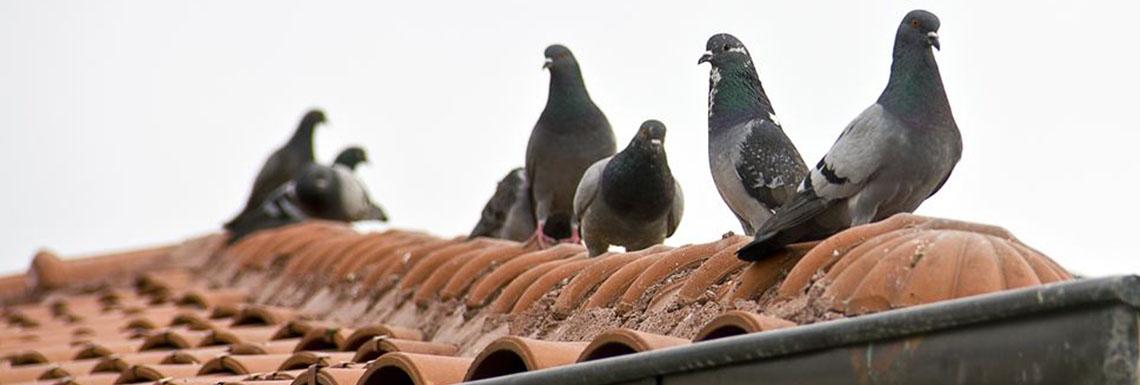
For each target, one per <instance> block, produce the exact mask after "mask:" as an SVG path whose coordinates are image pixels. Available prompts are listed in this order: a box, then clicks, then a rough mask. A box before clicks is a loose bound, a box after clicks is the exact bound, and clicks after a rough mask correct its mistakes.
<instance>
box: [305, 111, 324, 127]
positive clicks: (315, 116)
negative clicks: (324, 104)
mask: <svg viewBox="0 0 1140 385" xmlns="http://www.w3.org/2000/svg"><path fill="white" fill-rule="evenodd" d="M324 122H325V112H324V111H321V110H319V109H315V108H314V109H312V110H309V112H307V113H305V117H304V118H301V125H302V126H307V127H313V126H316V125H318V124H321V123H324Z"/></svg>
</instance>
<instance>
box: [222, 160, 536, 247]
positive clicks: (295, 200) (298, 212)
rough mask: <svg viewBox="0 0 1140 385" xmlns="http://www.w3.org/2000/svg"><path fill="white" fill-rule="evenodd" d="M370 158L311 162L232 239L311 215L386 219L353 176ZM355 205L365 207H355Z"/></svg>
mask: <svg viewBox="0 0 1140 385" xmlns="http://www.w3.org/2000/svg"><path fill="white" fill-rule="evenodd" d="M367 161H368V154H367V153H366V152H365V151H364V149H363V148H360V147H356V146H353V147H348V148H346V149H344V150H343V151H341V152H340V154H339V155H337V157H336V160H335V161H334V162H333V166H332V167H325V166H319V165H317V164H315V163H313V164H311V165H310V167H307V168H306V172H302V173H301V174H299V175H298V177H297V178H295V179H294V180H291V181H289V182H286V183H285V184H283V185H281V186H279V187H277V189H276V190H273V192H271V193H270V194H269V196H268V197H267V198H266V199H265V201H264V202H262V203H261V206H258V208H257V209H256V210H253V211H251V212H249V213H247V214H246V215H243V216H241V217H239V218H238V219H237V220H235V221H234V224H233V228H232V229H230V234H231V236H230V239H229V242H230V243H234V242H237V241H238V240H240V239H241V238H244V237H245V236H247V235H249V234H251V233H253V232H256V231H260V230H266V229H272V228H276V227H280V226H284V225H288V224H292V223H297V222H301V221H304V220H306V219H309V218H322V219H329V220H337V221H345V222H352V221H358V220H378V221H381V222H387V221H388V215H387V214H386V213H385V212H384V210H383V209H382V208H380V206H379V205H377V204H375V203H373V202H372V199H371V198H370V197H369V196H368V192H367V190H366V189H365V188H364V186H363V184H362V183H360V182H359V180H357V179H356V178H355V177H353V176H352V170H355V169H356V166H357V165H359V164H361V163H364V162H367ZM298 186H300V190H301V191H303V192H304V193H303V194H301V195H298ZM338 192H339V193H338ZM353 205H357V206H363V207H365V208H353V207H352V206H353ZM528 234H529V233H528Z"/></svg>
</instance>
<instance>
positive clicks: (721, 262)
mask: <svg viewBox="0 0 1140 385" xmlns="http://www.w3.org/2000/svg"><path fill="white" fill-rule="evenodd" d="M223 240H224V236H222V235H208V236H204V237H200V238H195V239H192V240H189V241H186V242H183V243H180V244H177V245H170V246H163V247H157V248H151V249H144V250H136V251H131V252H126V253H117V254H108V255H103V256H95V257H90V258H84V259H77V260H63V259H60V258H58V257H56V256H54V255H52V254H50V253H47V252H42V253H40V255H37V257H36V260H35V262H33V265H32V267H31V268H30V269H29V271H28V273H26V274H24V275H17V276H10V277H3V278H0V300H2V301H4V302H5V303H8V304H9V305H8V306H7V307H5V308H4V311H3V320H4V322H3V325H2V326H0V357H3V358H4V360H3V361H2V362H0V384H10V383H52V384H56V383H58V384H84V385H86V384H94V385H102V384H119V383H139V382H157V383H176V384H198V383H202V384H206V383H209V384H216V383H220V382H224V383H233V384H252V383H258V384H262V385H275V384H285V383H290V382H294V383H298V384H300V383H309V382H310V381H312V383H324V384H340V385H345V384H360V385H373V384H380V383H387V381H391V379H398V378H399V379H405V380H407V381H408V382H407V383H417V384H425V383H434V384H446V383H455V382H460V381H463V380H470V379H479V378H488V377H494V376H502V375H508V374H511V373H517V372H522V371H533V370H540V369H545V368H551V367H556V366H562V365H573V364H575V363H578V362H584V361H590V360H598V359H605V358H608V357H613V356H617V355H625V354H633V353H639V352H645V351H649V350H656V349H667V348H670V347H676V346H683V345H689V344H693V343H698V344H699V343H702V341H706V340H710V339H716V338H722V337H726V336H732V335H737V334H745V333H762V332H764V331H767V330H773V329H780V328H794V327H796V325H798V324H799V325H802V324H807V323H814V322H820V321H826V320H831V319H836V318H844V317H851V316H858V315H860V314H865V313H872V312H879V311H885V310H890V309H895V308H901V307H907V306H912V305H917V304H923V303H930V302H935V301H941V300H948V299H954V298H961V297H965V296H971V295H977V294H984V293H990V292H994V291H1001V290H1006V289H1012V288H1018V287H1025V286H1032V285H1040V284H1043V283H1049V282H1053V281H1058V280H1067V279H1071V278H1072V276H1071V275H1070V274H1069V273H1068V272H1066V271H1065V270H1064V269H1063V268H1061V267H1060V266H1058V265H1057V264H1056V263H1055V262H1053V261H1052V260H1050V259H1049V258H1048V257H1045V256H1044V255H1042V254H1041V253H1039V252H1037V251H1035V250H1033V249H1031V248H1029V247H1028V246H1025V245H1023V244H1022V243H1021V242H1019V241H1018V240H1017V239H1016V238H1014V237H1013V236H1012V235H1010V234H1009V233H1008V232H1006V231H1005V230H1002V229H1000V228H996V227H991V226H985V225H978V224H972V223H965V222H958V221H952V220H944V219H934V218H924V217H918V216H913V215H899V216H895V217H892V218H890V219H888V220H886V221H883V222H880V223H876V224H872V225H867V226H862V227H858V228H853V229H850V230H848V231H845V232H843V233H840V234H837V235H836V236H833V237H831V238H829V239H827V240H824V241H822V242H818V243H811V244H799V245H794V246H793V247H791V248H789V249H788V250H787V251H785V252H783V253H782V254H781V255H778V256H775V257H773V258H769V259H767V260H765V261H763V262H760V263H755V264H749V263H744V262H741V261H739V260H737V259H736V258H735V256H734V255H733V252H734V251H735V250H736V249H737V248H739V247H740V246H742V245H743V244H744V243H746V242H748V238H747V237H742V236H726V237H724V238H722V239H719V240H715V241H712V242H708V243H703V244H695V245H685V246H680V247H668V246H657V247H654V248H650V249H647V250H643V251H639V252H632V253H609V254H605V255H603V256H600V257H597V258H587V257H586V251H585V249H584V248H582V247H581V246H578V245H565V244H564V245H559V246H556V247H553V248H550V249H546V250H535V249H533V248H532V247H529V246H526V245H522V244H518V243H514V242H509V241H501V240H491V239H475V240H465V239H463V238H439V237H436V236H433V235H430V234H425V233H421V232H414V231H404V230H388V231H384V232H380V233H359V232H356V231H354V230H352V229H351V228H349V227H346V226H343V225H339V224H335V223H328V222H308V223H302V224H298V225H293V226H289V227H284V228H280V229H276V230H271V231H265V232H261V233H257V234H254V235H251V236H249V237H247V238H246V239H243V240H242V241H240V242H238V243H237V244H234V245H232V246H230V247H225V246H224V242H223ZM124 278H126V279H127V280H124ZM381 379H383V380H381Z"/></svg>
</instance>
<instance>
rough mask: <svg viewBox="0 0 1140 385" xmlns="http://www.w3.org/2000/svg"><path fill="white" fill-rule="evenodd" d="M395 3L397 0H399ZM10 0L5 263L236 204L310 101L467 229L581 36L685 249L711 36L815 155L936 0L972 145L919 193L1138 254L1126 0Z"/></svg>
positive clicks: (693, 224)
mask: <svg viewBox="0 0 1140 385" xmlns="http://www.w3.org/2000/svg"><path fill="white" fill-rule="evenodd" d="M388 3H391V2H388ZM681 3H682V4H664V2H660V1H641V2H614V1H576V2H564V3H562V4H552V3H540V2H534V1H519V2H502V1H497V2H490V1H479V2H471V1H465V2H455V3H441V2H430V1H428V2H396V3H395V4H380V2H359V3H357V2H337V1H321V2H296V1H241V2H236V1H165V0H159V1H110V0H101V1H57V0H28V1H10V0H4V1H0V58H2V60H0V163H2V164H3V165H4V166H3V167H0V180H3V181H5V182H4V184H3V188H2V190H0V191H2V192H0V194H2V195H0V198H2V199H0V271H22V270H23V269H25V268H26V267H27V265H28V261H29V260H30V258H31V257H32V255H33V253H34V251H35V250H36V249H38V248H40V247H48V248H51V249H53V250H56V251H58V252H60V253H62V254H63V255H66V256H79V255H84V254H91V253H96V252H100V251H104V250H115V249H122V248H129V247H135V246H145V245H151V244H159V243H166V242H172V241H178V240H181V239H184V238H186V237H190V236H194V235H198V234H202V233H204V232H207V231H212V230H214V229H216V228H218V226H219V224H220V223H221V222H223V221H224V220H226V219H228V218H229V217H230V216H231V215H233V214H234V213H235V212H236V211H237V210H238V209H239V208H240V206H241V205H242V203H243V202H244V200H245V198H246V194H247V193H248V191H249V184H250V182H251V180H252V179H253V177H254V175H255V174H256V172H257V170H258V168H259V167H260V166H261V164H262V161H263V160H264V159H265V157H266V156H267V155H268V154H269V152H271V151H272V150H273V149H275V148H276V147H277V146H279V145H280V144H282V143H283V142H284V141H285V140H286V139H287V138H288V137H289V135H290V134H291V132H292V130H293V128H294V127H295V125H296V123H297V120H298V119H299V117H300V115H301V114H302V113H303V112H304V111H305V109H307V108H309V107H311V106H319V107H322V108H324V109H325V110H326V111H327V113H328V115H329V120H330V123H331V124H330V125H328V126H326V127H324V128H322V129H320V131H318V134H317V136H316V143H317V144H316V148H317V152H318V157H319V158H321V159H323V160H326V161H328V160H331V159H332V158H333V157H334V156H335V155H336V152H337V151H338V150H339V149H340V148H341V147H342V146H345V145H347V144H353V143H359V144H362V145H364V146H366V147H367V148H368V150H369V151H370V155H371V157H372V159H373V164H372V165H371V166H370V167H366V168H365V169H363V170H362V171H361V172H362V177H363V179H364V180H365V182H366V183H368V184H369V185H370V187H371V189H372V194H373V197H374V198H376V199H377V200H378V201H380V202H381V203H382V204H383V205H384V206H386V208H387V209H388V212H389V214H390V215H391V217H392V221H393V224H394V225H395V226H399V227H403V228H416V229H426V230H429V231H431V232H434V233H437V234H441V235H455V234H461V233H466V232H467V231H468V230H469V229H470V228H471V226H472V225H473V224H474V223H475V221H476V220H477V218H478V215H479V211H480V209H481V208H482V205H483V203H484V201H485V200H486V198H487V197H488V196H489V195H490V194H491V192H492V191H493V189H494V186H495V182H496V181H497V180H498V178H500V177H502V176H503V174H505V173H506V171H507V170H508V169H510V168H512V167H515V166H518V165H521V164H522V162H523V154H524V150H525V146H526V140H527V135H528V134H529V132H530V129H531V127H532V125H533V124H534V122H535V120H536V119H537V118H538V115H539V113H540V111H541V110H542V107H543V105H544V103H545V99H546V86H547V74H546V73H545V72H543V71H541V70H540V66H541V64H542V60H543V57H542V51H543V48H545V47H546V46H547V45H548V44H550V43H554V42H559V43H563V44H566V45H567V46H569V47H570V48H571V49H572V50H573V51H574V53H575V55H576V56H577V57H578V59H579V61H580V62H581V65H582V71H583V73H584V75H585V78H586V84H587V86H588V87H589V89H590V93H591V94H592V95H593V98H594V100H595V101H596V102H597V104H598V105H599V106H600V107H601V108H602V110H603V111H605V113H606V114H607V115H608V116H609V119H610V122H611V123H612V124H613V126H614V132H615V134H616V135H617V138H618V142H619V146H620V147H624V145H625V144H626V143H627V142H628V140H629V138H630V137H631V136H632V135H633V133H634V132H635V131H636V128H637V127H638V125H639V124H640V123H641V122H642V121H643V120H645V119H648V118H656V119H660V120H662V121H663V122H665V124H666V125H667V126H668V128H669V134H668V135H669V136H668V139H667V141H666V147H667V149H668V151H669V160H670V165H671V167H672V169H673V172H674V174H675V175H676V176H677V177H678V178H679V180H680V181H681V183H682V184H683V186H684V188H685V196H686V198H687V199H688V200H687V202H686V205H687V207H686V210H685V218H684V220H683V221H682V223H681V226H680V229H679V230H678V232H677V234H676V236H675V237H674V238H672V239H670V240H669V241H668V243H671V244H682V243H687V242H703V241H709V240H713V239H716V238H717V237H719V235H720V234H721V233H724V232H725V231H728V230H734V231H739V226H738V224H737V222H736V221H735V219H733V217H732V214H731V213H730V212H729V210H728V209H727V208H726V207H725V206H724V204H723V203H722V201H721V199H720V197H719V196H718V195H717V193H716V190H715V187H714V186H713V184H712V180H711V177H710V175H709V171H708V160H707V148H706V127H707V125H706V120H705V119H706V104H705V103H706V99H705V95H706V92H707V86H708V84H707V82H708V80H707V78H708V67H707V65H704V66H698V65H697V64H696V61H697V58H698V57H699V56H700V54H701V53H702V52H703V51H704V43H705V40H706V39H707V38H708V37H709V36H710V35H712V34H714V33H717V32H730V33H733V34H735V35H736V36H737V37H739V38H740V39H742V40H743V41H744V42H745V44H746V45H747V46H748V47H749V50H750V52H752V54H753V55H754V56H753V58H754V59H755V61H756V63H757V65H758V67H759V70H760V77H761V80H762V81H763V82H764V86H765V88H766V89H767V91H768V94H769V96H770V97H771V99H772V102H773V104H774V106H775V109H776V111H777V113H778V114H779V117H780V119H781V121H782V122H783V124H784V128H785V130H786V132H787V134H788V136H790V137H791V138H792V140H793V141H794V142H795V143H796V144H797V146H798V147H799V149H800V152H801V153H803V155H804V157H805V160H806V161H807V163H809V164H814V163H815V162H816V161H817V160H818V159H819V157H820V156H822V155H823V154H824V153H825V152H826V151H827V149H828V148H829V147H830V145H831V143H832V142H833V141H834V139H835V137H836V136H837V135H838V134H839V132H840V131H841V130H842V129H843V127H844V126H845V125H846V124H847V122H848V121H849V120H851V119H852V118H853V117H855V115H857V114H858V113H859V112H860V111H861V110H863V109H864V108H865V107H867V106H868V105H870V104H871V103H872V102H873V101H874V100H875V98H876V97H877V96H878V94H879V92H880V91H882V88H883V86H884V85H885V84H886V78H887V74H888V69H889V65H890V58H891V54H890V51H891V45H892V39H893V36H894V30H895V28H896V26H897V24H898V22H899V20H900V18H901V17H902V16H903V15H904V14H905V13H906V12H907V11H909V10H911V9H915V8H925V9H928V10H930V11H933V12H934V13H935V14H937V15H938V16H939V17H940V18H941V19H942V29H941V32H940V34H941V36H942V48H943V49H942V51H941V52H938V53H937V57H938V61H939V64H940V66H941V68H942V76H943V80H944V82H945V83H946V87H947V90H948V93H949V96H950V103H951V105H952V106H953V108H954V113H955V117H956V118H957V121H958V125H959V127H960V128H961V131H962V136H963V141H964V148H965V149H964V154H963V156H962V161H961V162H960V163H959V164H958V168H957V169H956V170H955V172H954V175H953V177H951V178H950V181H949V183H948V184H947V185H946V187H945V188H943V189H942V191H941V192H940V193H939V194H938V195H936V196H935V197H934V198H933V199H931V200H929V201H927V202H926V204H925V205H923V206H922V207H921V208H920V209H919V213H921V214H924V215H933V216H945V217H951V218H959V219H965V220H970V221H978V222H986V223H992V224H997V225H1001V226H1004V227H1006V228H1008V229H1010V230H1011V231H1013V232H1014V233H1015V234H1016V235H1017V236H1018V237H1019V238H1021V239H1022V240H1023V241H1025V242H1026V243H1028V244H1029V245H1031V246H1033V247H1036V248H1038V249H1040V250H1042V251H1044V252H1045V253H1046V254H1048V255H1050V256H1052V257H1053V258H1055V259H1056V260H1058V261H1059V262H1060V263H1061V264H1063V265H1065V266H1067V267H1069V268H1071V269H1074V270H1076V271H1079V272H1083V273H1086V274H1091V275H1106V274H1117V273H1130V272H1138V271H1140V258H1137V255H1136V247H1135V246H1134V243H1132V242H1131V241H1130V240H1129V238H1131V237H1132V236H1135V235H1134V232H1135V231H1136V230H1137V226H1136V225H1135V219H1136V218H1137V217H1140V208H1138V204H1137V200H1136V198H1135V197H1136V192H1137V191H1138V190H1140V162H1137V161H1136V155H1135V154H1136V150H1135V145H1136V143H1137V142H1138V141H1140V134H1138V132H1137V128H1138V127H1137V125H1136V118H1135V115H1134V114H1135V112H1136V111H1137V102H1138V101H1140V98H1137V96H1136V90H1137V89H1140V75H1138V73H1137V70H1136V69H1137V68H1140V57H1138V55H1137V53H1136V46H1137V42H1138V37H1137V36H1136V28H1135V15H1136V14H1137V11H1140V9H1138V8H1140V3H1137V2H1135V1H1119V2H1097V1H1031V2H1030V1H1026V2H993V1H987V2H980V1H979V2H962V1H956V2H946V1H941V2H935V1H894V2H882V3H868V2H854V1H826V2H804V1H800V2H787V1H779V2H777V1H740V2H732V3H729V2H725V3H717V4H712V2H681Z"/></svg>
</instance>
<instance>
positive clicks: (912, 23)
mask: <svg viewBox="0 0 1140 385" xmlns="http://www.w3.org/2000/svg"><path fill="white" fill-rule="evenodd" d="M921 24H922V23H919V22H918V19H913V20H911V21H910V26H911V27H914V28H918V26H919V25H921Z"/></svg>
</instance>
